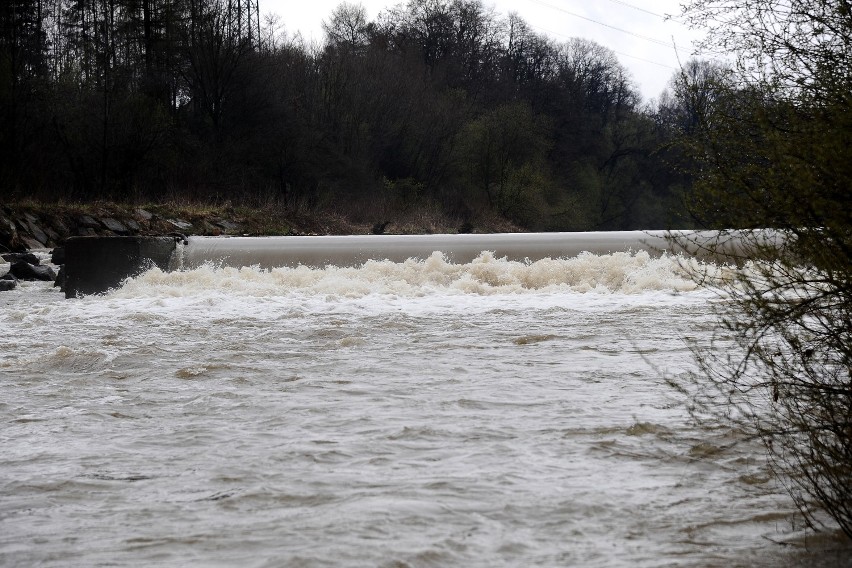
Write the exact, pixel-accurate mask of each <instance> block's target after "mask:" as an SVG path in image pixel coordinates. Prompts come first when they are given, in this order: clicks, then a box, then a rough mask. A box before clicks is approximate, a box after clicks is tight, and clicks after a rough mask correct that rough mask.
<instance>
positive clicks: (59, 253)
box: [30, 247, 65, 266]
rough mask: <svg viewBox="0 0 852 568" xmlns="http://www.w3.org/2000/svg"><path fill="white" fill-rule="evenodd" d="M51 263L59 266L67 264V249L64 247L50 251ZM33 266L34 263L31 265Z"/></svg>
mask: <svg viewBox="0 0 852 568" xmlns="http://www.w3.org/2000/svg"><path fill="white" fill-rule="evenodd" d="M50 262H51V263H52V264H55V265H57V266H61V265H63V264H65V248H64V247H56V248H55V249H53V250H52V251H50ZM30 264H32V263H30Z"/></svg>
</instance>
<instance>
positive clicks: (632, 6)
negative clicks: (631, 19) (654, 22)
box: [609, 0, 666, 20]
mask: <svg viewBox="0 0 852 568" xmlns="http://www.w3.org/2000/svg"><path fill="white" fill-rule="evenodd" d="M609 1H610V2H615V3H616V4H621V5H622V6H627V7H628V8H633V9H634V10H639V11H640V12H645V13H646V14H651V15H652V16H656V17H658V18H661V19H663V20H665V19H666V16H665V15H663V14H658V13H656V12H652V11H651V10H646V9H645V8H640V7H639V6H634V5H633V4H628V3H627V2H624V1H623V0H609Z"/></svg>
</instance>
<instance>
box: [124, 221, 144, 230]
mask: <svg viewBox="0 0 852 568" xmlns="http://www.w3.org/2000/svg"><path fill="white" fill-rule="evenodd" d="M124 224H125V225H127V228H128V229H130V230H131V231H132V232H134V233H138V232H139V231H140V230H142V227H140V226H139V223H137V222H136V221H135V220H133V219H127V220H125V221H124Z"/></svg>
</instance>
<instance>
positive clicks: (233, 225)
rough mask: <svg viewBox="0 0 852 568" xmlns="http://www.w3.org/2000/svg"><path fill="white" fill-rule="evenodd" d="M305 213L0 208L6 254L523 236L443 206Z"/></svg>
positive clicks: (120, 206) (165, 206) (145, 206)
mask: <svg viewBox="0 0 852 568" xmlns="http://www.w3.org/2000/svg"><path fill="white" fill-rule="evenodd" d="M379 211H380V212H383V213H385V215H384V216H377V215H375V214H373V215H370V214H357V213H353V212H352V211H349V212H345V213H344V212H340V211H336V210H327V211H300V210H294V209H292V208H287V207H284V206H282V205H280V204H276V203H267V204H262V205H258V206H254V207H249V206H244V205H240V206H237V205H233V204H230V203H221V204H210V203H193V202H178V201H173V202H163V203H156V204H154V203H141V204H133V203H117V202H111V201H98V202H91V203H58V204H46V203H40V202H38V201H21V202H16V203H11V204H4V205H3V206H2V207H0V252H23V251H25V250H28V249H39V248H52V247H57V246H61V245H62V244H63V243H64V242H65V239H67V238H68V237H72V236H96V235H97V236H109V235H117V236H125V235H168V234H175V233H179V234H182V235H187V236H190V235H206V236H225V235H247V236H287V235H359V234H399V235H406V234H431V233H450V234H451V233H498V232H500V233H511V232H523V231H524V230H523V229H522V228H520V227H518V226H517V225H515V224H513V223H511V222H510V221H507V220H506V219H503V218H501V217H499V216H496V215H483V216H480V217H477V218H473V219H468V220H464V219H460V218H456V217H453V216H450V215H447V214H446V213H444V212H441V211H440V210H439V209H438V208H430V207H421V208H413V209H409V210H406V211H383V210H382V209H379Z"/></svg>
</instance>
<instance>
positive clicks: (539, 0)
mask: <svg viewBox="0 0 852 568" xmlns="http://www.w3.org/2000/svg"><path fill="white" fill-rule="evenodd" d="M532 2H534V3H536V4H539V5H541V6H545V7H547V8H551V9H553V10H557V11H559V12H564V13H566V14H568V15H569V16H574V17H575V18H580V19H581V20H586V21H587V22H592V23H593V24H597V25H599V26H603V27H605V28H610V29H613V30H616V31H619V32H621V33H624V34H628V35H632V36H633V37H636V38H639V39H643V40H645V41H648V42H651V43H654V44H657V45H661V46H663V47H668V48H670V49H674V50H675V51H677V46H676V45H673V44H671V43H669V42H667V41H663V40H660V39H657V38H653V37H650V36H646V35H642V34H637V33H635V32H631V31H630V30H625V29H624V28H619V27H617V26H613V25H610V24H607V23H604V22H601V21H600V20H595V19H594V18H589V17H587V16H583V15H581V14H577V13H576V12H572V11H570V10H566V9H565V8H560V7H559V6H554V5H553V4H548V3H547V2H542V0H532Z"/></svg>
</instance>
